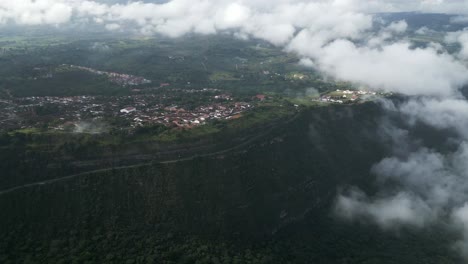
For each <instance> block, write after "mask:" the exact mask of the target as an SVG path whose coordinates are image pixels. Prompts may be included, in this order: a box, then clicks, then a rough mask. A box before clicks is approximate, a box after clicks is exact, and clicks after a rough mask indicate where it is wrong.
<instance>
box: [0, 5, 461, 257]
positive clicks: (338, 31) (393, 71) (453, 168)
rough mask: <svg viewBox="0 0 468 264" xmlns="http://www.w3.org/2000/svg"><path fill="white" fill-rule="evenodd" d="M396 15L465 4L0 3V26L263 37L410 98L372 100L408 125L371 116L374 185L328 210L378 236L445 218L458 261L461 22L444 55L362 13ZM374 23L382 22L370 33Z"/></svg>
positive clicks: (318, 65) (305, 60)
mask: <svg viewBox="0 0 468 264" xmlns="http://www.w3.org/2000/svg"><path fill="white" fill-rule="evenodd" d="M407 11H417V12H429V13H446V14H455V15H457V16H456V17H455V19H454V21H453V22H454V23H458V22H461V21H465V22H468V0H466V1H465V0H463V1H462V0H419V1H416V0H390V1H389V0H385V1H383V0H329V1H325V0H322V1H320V0H316V1H314V0H309V1H303V0H248V1H247V0H237V1H236V0H234V1H232V0H171V1H151V2H149V1H147V2H142V1H140V2H135V1H132V2H128V1H114V0H107V1H79V0H35V1H33V0H1V1H0V24H3V25H11V24H15V25H22V26H26V27H27V26H37V25H47V26H50V27H61V26H65V25H67V24H70V23H81V24H90V25H93V26H96V25H101V26H102V27H104V28H106V29H107V30H109V31H115V32H118V31H122V30H130V31H132V32H134V33H137V34H143V35H150V36H151V35H165V36H168V37H180V36H184V35H185V34H189V33H192V34H200V35H207V34H219V33H226V32H228V33H229V34H232V35H233V36H234V37H237V38H241V39H247V38H256V39H261V40H264V41H268V42H270V43H271V44H272V45H275V46H278V47H280V48H282V49H284V50H285V51H286V52H292V53H295V54H297V55H298V56H299V57H300V58H301V63H302V64H303V65H305V66H307V67H312V68H314V69H316V70H319V71H321V72H323V73H324V74H325V75H329V76H332V77H334V78H336V79H339V80H344V81H350V82H353V83H355V84H357V85H361V86H363V87H367V88H370V89H381V90H385V91H388V92H397V93H400V94H404V95H407V96H409V97H408V98H409V99H408V100H407V101H406V102H404V103H400V104H395V103H394V102H390V101H385V100H383V101H382V102H381V104H382V106H383V107H384V108H385V109H387V110H388V113H389V115H392V114H393V115H398V116H402V117H403V119H404V120H406V122H407V124H406V125H407V126H406V128H401V127H400V126H398V125H397V124H395V123H392V122H391V121H388V120H382V121H381V122H380V127H379V134H380V135H381V137H382V141H385V142H390V143H391V148H392V153H391V154H392V155H390V156H389V157H387V158H385V159H383V160H381V161H380V162H379V163H377V164H375V165H374V166H373V167H372V168H369V171H370V172H371V173H372V174H374V175H375V176H376V185H377V186H378V187H379V192H378V193H377V194H375V195H369V194H366V193H365V192H364V191H362V190H361V189H359V186H353V187H351V188H347V189H345V190H343V191H340V192H339V193H337V197H336V204H335V208H334V211H335V213H336V215H337V216H338V217H342V218H345V219H348V220H349V221H351V222H353V221H365V222H371V223H373V224H375V225H378V226H379V227H381V228H382V229H383V230H386V231H392V230H397V229H399V228H400V227H402V226H407V227H408V226H409V227H413V228H418V229H424V228H430V227H431V225H433V224H434V223H440V222H442V223H448V226H451V228H453V229H456V230H458V231H459V233H460V234H461V236H460V238H459V240H458V241H454V244H453V246H454V247H456V248H458V249H459V251H460V253H461V254H463V255H464V256H465V257H467V259H468V165H467V164H468V163H466V160H468V136H467V135H468V101H467V100H466V99H465V98H464V96H463V95H462V93H461V92H460V89H461V88H462V87H463V86H466V85H467V84H468V29H466V30H460V31H456V32H447V33H446V35H445V38H444V40H443V42H444V43H443V44H458V45H460V47H461V48H460V50H459V51H457V52H455V53H449V52H448V51H447V50H445V48H444V45H441V44H440V43H431V44H429V45H428V46H427V47H423V48H414V47H413V45H412V43H411V41H410V40H408V39H407V38H406V36H407V35H406V34H405V33H406V32H407V31H408V30H409V29H408V24H407V22H406V21H404V20H402V21H396V22H387V21H380V20H379V19H378V18H377V17H376V16H375V15H373V14H375V13H379V12H407ZM375 23H380V24H381V27H380V29H379V30H377V31H376V30H375V29H374V28H373V25H374V24H375ZM0 30H1V27H0ZM428 31H429V30H428V29H427V28H421V29H419V30H418V32H419V33H418V34H426V33H427V32H428ZM418 122H419V123H424V124H426V125H428V126H431V127H433V128H434V129H440V130H442V129H447V130H450V131H453V132H454V136H453V137H451V138H450V139H448V140H447V143H446V144H450V146H456V147H455V150H453V151H451V152H442V151H440V150H438V149H434V148H433V147H430V146H426V145H424V144H423V143H421V140H419V139H418V138H413V136H411V133H410V130H411V128H412V127H414V126H415V125H416V124H418ZM402 146H407V147H402ZM409 146H411V147H409ZM395 181H396V182H398V183H399V185H398V186H399V187H398V188H396V189H395V188H393V189H392V190H389V189H388V188H387V187H386V186H387V185H386V183H388V182H395Z"/></svg>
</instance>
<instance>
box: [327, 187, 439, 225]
mask: <svg viewBox="0 0 468 264" xmlns="http://www.w3.org/2000/svg"><path fill="white" fill-rule="evenodd" d="M335 213H337V214H338V215H339V216H341V217H343V218H345V219H348V220H358V221H363V220H372V221H375V222H376V223H377V224H378V225H379V226H380V227H382V228H384V229H387V230H389V229H395V228H397V227H399V226H400V225H401V224H404V225H409V226H414V227H423V226H425V225H426V224H427V223H428V222H430V221H432V220H433V217H432V215H431V213H432V212H431V210H430V208H429V207H428V206H427V205H426V204H425V203H424V201H422V200H421V199H419V198H418V197H417V196H412V195H410V194H408V193H404V192H401V193H398V194H395V195H393V196H390V197H384V198H382V199H374V200H371V199H369V197H367V195H366V194H364V193H363V192H362V191H360V190H357V189H353V190H351V191H349V192H348V193H347V194H346V195H339V196H338V198H337V201H336V206H335Z"/></svg>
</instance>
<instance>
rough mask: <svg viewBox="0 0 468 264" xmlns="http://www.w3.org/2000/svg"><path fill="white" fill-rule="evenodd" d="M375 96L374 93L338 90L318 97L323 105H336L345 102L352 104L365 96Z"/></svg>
mask: <svg viewBox="0 0 468 264" xmlns="http://www.w3.org/2000/svg"><path fill="white" fill-rule="evenodd" d="M371 95H377V93H376V92H371V91H364V90H356V91H354V90H340V89H337V90H336V91H334V92H331V93H327V94H324V95H322V96H321V97H320V99H319V101H321V102H325V103H338V104H343V103H346V102H354V101H356V100H360V99H363V97H365V96H371Z"/></svg>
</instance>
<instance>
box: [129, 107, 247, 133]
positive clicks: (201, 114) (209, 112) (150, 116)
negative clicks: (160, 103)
mask: <svg viewBox="0 0 468 264" xmlns="http://www.w3.org/2000/svg"><path fill="white" fill-rule="evenodd" d="M251 108H253V105H252V104H250V103H246V102H234V103H227V104H223V103H215V104H209V105H205V106H199V107H197V108H195V109H193V110H186V109H184V108H183V107H179V106H177V105H171V106H167V107H164V108H161V109H159V111H156V112H154V111H152V110H148V109H141V110H139V109H137V108H136V107H134V106H129V107H125V108H122V109H121V110H120V113H121V115H122V117H123V118H126V119H128V120H129V121H131V122H132V127H137V126H142V125H147V124H163V125H165V126H176V127H182V128H192V127H195V126H200V125H204V124H206V122H207V121H209V120H216V119H217V120H229V119H236V118H239V117H240V116H241V115H242V113H243V112H245V111H247V110H249V109H251Z"/></svg>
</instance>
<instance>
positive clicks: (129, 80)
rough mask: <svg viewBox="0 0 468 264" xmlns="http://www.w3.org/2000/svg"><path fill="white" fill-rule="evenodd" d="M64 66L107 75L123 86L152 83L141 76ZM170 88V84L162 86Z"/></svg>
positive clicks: (110, 79)
mask: <svg viewBox="0 0 468 264" xmlns="http://www.w3.org/2000/svg"><path fill="white" fill-rule="evenodd" d="M62 66H67V67H70V68H72V69H79V70H83V71H88V72H91V73H94V74H97V75H105V76H107V77H108V78H109V81H111V82H113V83H116V84H118V85H122V86H136V85H142V84H150V83H151V81H150V80H147V79H145V78H143V77H139V76H134V75H130V74H122V73H116V72H106V71H99V70H96V69H93V68H88V67H83V66H76V65H62ZM161 85H165V86H168V85H169V84H161Z"/></svg>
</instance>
